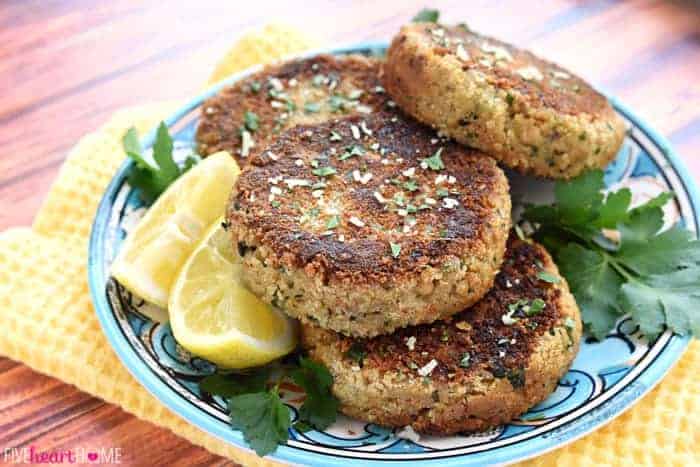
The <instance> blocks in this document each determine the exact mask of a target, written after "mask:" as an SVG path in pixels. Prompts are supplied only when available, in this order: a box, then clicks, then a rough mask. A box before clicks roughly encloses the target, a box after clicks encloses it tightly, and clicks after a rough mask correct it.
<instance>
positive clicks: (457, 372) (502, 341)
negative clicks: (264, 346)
mask: <svg viewBox="0 0 700 467" xmlns="http://www.w3.org/2000/svg"><path fill="white" fill-rule="evenodd" d="M540 270H545V271H548V272H550V273H551V274H554V275H555V276H557V277H559V275H558V271H557V267H556V265H555V264H554V263H553V262H552V259H551V257H550V256H549V254H548V253H547V252H546V250H545V249H544V248H543V247H541V246H540V245H537V244H534V243H529V242H525V241H521V240H519V239H517V238H515V237H513V236H511V238H510V240H509V243H508V249H507V251H506V257H505V260H504V263H503V267H502V268H501V271H500V273H499V275H498V276H497V278H496V282H495V284H494V287H493V289H492V290H491V291H490V292H489V293H488V294H487V295H486V296H485V297H484V298H483V299H482V300H481V301H479V302H478V303H477V304H475V305H474V306H473V307H471V308H470V309H467V310H464V311H463V312H462V313H459V314H457V315H455V316H453V317H452V318H451V319H449V320H446V321H439V322H436V323H433V324H427V325H421V326H415V327H408V328H404V329H400V330H398V331H396V332H395V333H394V334H391V335H386V336H379V337H375V338H372V339H351V338H348V337H345V336H342V335H340V334H337V333H333V332H330V331H327V330H323V329H321V328H319V327H315V326H309V325H304V326H302V345H303V346H304V347H305V348H306V349H307V351H308V352H309V355H310V357H311V358H313V359H314V360H317V361H320V362H322V363H324V364H325V365H326V366H328V367H329V369H330V371H331V373H332V374H333V376H334V380H335V382H334V386H333V392H334V393H335V395H336V396H337V397H338V398H339V399H340V402H341V411H342V412H343V413H345V414H347V415H350V416H352V417H356V418H359V419H361V420H366V421H370V422H374V423H378V424H381V425H389V426H395V427H401V426H405V425H411V426H412V427H413V428H414V429H415V430H416V431H418V432H423V433H431V434H440V435H445V434H452V433H457V432H463V431H477V430H484V429H487V428H490V427H493V426H496V425H499V424H502V423H506V422H508V421H509V420H511V419H513V418H515V417H517V416H518V415H520V414H521V413H523V412H525V411H526V410H527V409H528V408H529V407H531V406H533V405H535V404H536V403H538V402H540V401H542V400H544V399H545V398H546V397H547V396H548V395H549V394H550V393H551V392H552V391H553V390H554V389H555V388H556V383H557V381H558V380H559V378H560V377H562V376H563V375H564V374H565V372H566V371H567V369H568V368H569V366H570V364H571V362H572V361H573V358H574V357H575V355H576V353H577V351H578V345H579V341H580V337H581V322H580V316H579V311H578V307H577V306H576V303H575V301H574V299H573V297H572V295H571V294H570V292H569V289H568V285H567V284H566V281H565V280H564V279H563V278H561V279H560V282H559V283H557V284H551V283H548V282H545V281H543V280H541V279H539V278H538V276H537V273H538V272H539V271H540ZM536 299H540V300H543V301H544V303H545V304H546V305H545V307H544V309H543V310H542V311H541V312H539V313H537V314H534V315H532V316H528V315H527V314H526V313H525V312H524V311H523V308H522V306H521V307H520V308H518V310H519V311H516V312H515V313H513V314H511V318H514V322H512V321H509V320H507V319H506V321H505V322H504V315H507V314H508V312H509V305H512V304H513V303H517V302H518V301H519V300H525V301H527V303H528V304H532V302H533V300H536ZM506 322H507V323H510V324H505V323H506ZM411 340H414V342H413V343H411ZM409 346H410V347H411V348H409ZM465 353H468V354H469V358H468V362H467V363H465ZM358 356H361V357H362V358H361V363H360V362H359V361H358ZM431 360H435V361H436V362H437V366H435V368H434V370H433V371H432V372H431V373H430V375H429V376H426V377H424V376H421V375H420V374H419V370H420V369H421V368H424V367H425V366H426V365H428V364H429V362H431Z"/></svg>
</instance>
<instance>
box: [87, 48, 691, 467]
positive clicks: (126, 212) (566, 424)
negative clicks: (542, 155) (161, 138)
mask: <svg viewBox="0 0 700 467" xmlns="http://www.w3.org/2000/svg"><path fill="white" fill-rule="evenodd" d="M385 49H386V45H385V44H370V45H360V46H354V47H348V48H343V49H333V50H330V51H329V50H325V51H324V52H329V53H333V54H347V53H350V52H354V53H362V54H366V55H381V54H383V53H384V51H385ZM314 53H318V52H314ZM308 55H312V54H311V53H310V54H308ZM255 71H257V69H250V70H247V71H244V72H242V73H239V74H237V75H235V76H232V77H231V78H230V79H228V80H227V81H226V82H225V83H223V84H221V85H218V86H215V87H213V88H211V89H209V90H208V91H206V92H205V93H203V94H202V95H200V96H198V97H197V98H195V99H194V100H192V101H191V102H190V103H189V104H187V105H186V106H185V107H183V108H182V109H181V110H179V111H178V112H177V113H176V114H175V115H173V116H172V117H170V118H169V119H168V120H167V121H166V123H167V124H168V126H169V127H170V131H171V134H173V135H174V139H175V141H176V144H175V147H176V151H177V152H178V153H180V154H181V155H186V154H187V153H189V151H190V150H191V148H192V147H193V145H194V132H195V129H196V126H197V120H198V116H199V106H200V105H201V104H202V101H203V100H204V99H206V98H208V97H210V96H211V95H213V94H215V93H216V92H217V91H218V90H219V89H220V88H221V87H222V86H225V85H229V84H231V83H234V82H236V81H238V80H240V79H242V78H245V77H246V76H248V75H250V74H251V73H253V72H255ZM612 102H613V105H614V106H615V109H616V110H617V111H618V112H619V113H620V115H622V117H623V118H624V119H625V120H626V121H627V123H628V125H629V132H628V136H627V139H626V140H625V143H624V146H623V147H622V149H621V150H620V153H619V154H618V155H617V158H616V160H615V161H614V162H613V163H612V164H611V165H610V166H609V167H608V168H607V170H606V173H605V182H606V184H607V186H608V187H618V186H627V187H629V188H630V189H631V190H632V192H633V200H634V201H638V200H639V201H643V200H645V199H647V198H650V197H652V196H654V195H656V194H658V193H659V192H661V191H665V190H672V191H674V192H675V194H676V198H675V202H674V204H673V205H672V206H671V205H670V204H669V205H668V206H667V207H666V219H667V222H668V223H674V222H677V221H680V222H683V223H684V224H685V226H686V227H687V228H688V229H690V230H692V231H694V232H696V231H698V222H699V220H698V213H699V212H698V210H699V209H700V197H699V196H698V192H697V189H696V188H695V186H694V185H693V182H692V179H691V176H690V175H689V173H688V171H687V169H686V168H685V167H684V166H683V163H682V162H681V160H680V158H679V157H678V156H677V155H675V154H674V153H673V151H672V150H671V148H670V146H669V144H668V143H667V141H666V140H665V139H664V138H663V137H662V136H660V135H659V134H658V133H656V132H655V131H654V130H653V129H651V128H650V127H649V126H648V125H646V124H645V123H644V122H642V121H641V120H640V119H639V118H637V117H636V116H635V115H634V114H633V113H632V112H631V111H630V110H629V109H627V108H626V107H625V106H624V105H622V104H621V103H619V102H618V101H616V100H615V99H612ZM154 136H155V131H153V132H151V133H150V134H149V135H148V136H147V137H146V138H145V140H144V148H149V147H151V145H152V144H153V141H154ZM130 168H131V163H130V162H127V163H125V164H124V165H123V166H122V167H121V168H120V170H119V171H118V172H117V174H116V175H115V177H114V179H113V180H112V182H111V183H110V185H109V187H108V188H107V191H106V193H105V195H104V198H103V199H102V202H101V203H100V206H99V208H98V211H97V215H96V218H95V221H94V225H93V229H92V236H91V239H90V259H89V280H90V288H91V292H92V298H93V301H94V303H95V309H96V311H97V314H98V316H99V319H100V322H101V323H102V327H103V329H104V332H105V334H106V335H107V337H108V339H109V340H110V342H111V344H112V346H113V347H114V349H115V351H116V352H117V354H118V355H119V357H120V358H121V360H122V361H123V362H124V364H125V365H126V366H127V368H128V369H129V370H130V371H131V373H132V374H133V375H134V376H135V377H136V379H138V380H139V381H140V382H141V384H143V385H144V386H145V387H146V388H147V389H148V390H149V391H150V392H151V393H153V395H155V396H156V397H157V398H158V399H159V400H160V401H162V402H163V403H164V404H165V405H166V406H168V407H169V408H170V409H171V410H172V411H174V412H175V413H177V414H178V415H180V416H181V417H182V418H184V419H186V420H187V421H189V422H190V423H193V424H195V425H196V426H198V427H199V428H201V429H203V430H205V431H207V432H209V433H211V434H212V435H214V436H216V437H218V438H220V439H222V440H224V441H226V442H228V443H231V444H233V445H236V446H241V447H244V448H247V446H246V443H245V442H244V440H243V436H242V434H241V433H240V432H238V431H234V430H232V429H231V427H230V426H229V424H228V420H227V419H228V417H227V414H226V409H225V404H224V403H223V401H222V400H221V399H219V398H218V397H214V398H212V397H210V396H208V395H206V394H202V393H201V392H200V391H199V387H198V381H199V380H200V379H201V378H203V377H204V376H206V375H209V374H211V373H212V372H214V371H215V370H216V367H215V366H214V365H213V364H211V363H209V362H207V361H204V360H202V359H199V358H196V357H192V356H191V355H189V354H188V353H187V352H186V351H184V350H183V349H182V348H180V347H179V346H178V344H177V343H176V342H175V340H174V339H173V336H172V334H171V331H170V327H169V326H168V325H167V324H159V323H156V322H154V321H151V320H150V319H148V318H147V317H146V316H147V315H151V316H152V314H150V313H148V312H147V310H146V309H145V308H144V307H146V306H147V305H144V303H143V302H142V301H140V300H139V299H137V298H136V297H133V296H132V295H131V294H130V293H129V292H127V291H126V290H124V289H123V288H122V287H121V286H120V285H119V284H117V283H116V282H114V281H113V280H111V279H110V277H109V272H108V271H109V266H110V263H111V262H112V259H113V258H114V256H115V253H116V252H117V251H118V250H119V246H120V244H121V242H122V240H123V238H124V236H125V233H126V229H128V227H129V224H130V223H133V214H132V212H133V211H134V210H137V209H139V208H141V207H142V206H141V205H140V203H139V200H138V197H137V195H136V193H135V192H134V191H133V190H132V189H131V187H130V186H129V185H128V183H127V181H126V178H127V174H128V172H129V170H130ZM509 178H510V181H511V185H512V191H513V196H514V199H516V200H518V199H526V200H530V201H539V202H542V201H545V200H548V199H552V198H551V196H552V184H551V183H548V182H542V181H538V180H535V179H532V178H527V177H522V176H517V175H513V174H509ZM519 196H520V197H519ZM634 201H633V202H634ZM687 343H688V339H687V338H683V337H679V336H677V335H674V334H672V333H670V332H668V331H667V332H666V333H664V334H662V335H661V336H660V337H658V338H657V339H656V341H654V342H647V341H646V340H645V339H643V338H642V337H641V336H640V333H639V332H638V329H637V328H636V327H635V326H634V325H633V324H632V323H631V321H630V320H629V319H624V318H623V319H621V320H620V321H619V322H618V324H617V327H616V328H615V329H614V330H613V331H612V332H611V333H610V334H609V335H608V336H607V338H606V339H605V340H604V341H602V342H595V341H592V340H585V341H584V342H583V343H582V345H581V351H580V353H579V355H578V356H577V358H576V360H575V361H574V363H573V366H572V368H571V370H570V371H569V372H568V373H567V374H566V376H564V378H562V380H561V381H560V382H559V386H558V387H557V389H556V391H555V392H554V393H553V394H552V395H551V396H550V397H549V398H548V399H547V400H546V401H544V402H543V403H541V404H539V405H537V406H536V407H533V408H532V409H531V410H530V411H529V412H528V413H527V414H525V415H523V416H522V417H521V418H519V419H517V420H513V421H512V422H511V423H510V424H508V425H504V426H500V427H498V428H496V429H493V430H491V431H488V432H484V433H480V434H476V435H469V436H451V437H442V438H441V437H431V436H423V437H421V438H420V439H418V440H408V439H400V438H398V437H397V436H396V434H395V431H396V430H394V431H392V430H391V429H387V428H384V427H381V426H377V425H374V424H371V423H370V424H367V423H363V422H360V421H357V420H351V419H348V418H345V417H342V416H341V417H339V420H338V421H337V422H336V423H335V424H334V425H333V426H331V427H330V428H329V429H327V430H326V431H323V432H318V431H310V432H306V433H300V432H297V431H295V430H294V429H290V434H289V435H290V439H289V442H288V443H287V445H286V446H280V447H279V448H278V450H277V451H276V452H275V453H274V454H273V455H272V457H273V458H275V459H279V460H282V461H286V462H291V463H295V464H304V465H323V466H334V465H335V466H344V467H346V466H347V465H349V464H353V465H363V466H364V465H389V464H399V463H403V464H404V465H405V463H406V462H411V465H413V464H414V463H415V464H420V465H440V466H441V467H444V466H451V465H483V464H495V463H508V462H513V461H516V460H520V459H524V458H528V457H532V456H536V455H539V454H541V453H543V452H545V451H548V450H551V449H555V448H557V447H559V446H562V445H563V444H565V443H569V442H571V441H573V440H575V439H577V438H579V437H581V436H583V435H585V434H586V433H588V432H590V431H592V430H594V429H596V428H598V427H599V426H601V425H603V424H604V423H607V422H609V421H610V420H611V419H612V418H614V417H616V416H617V415H619V414H620V413H622V411H624V410H625V409H627V408H629V407H630V406H631V405H632V404H633V403H634V402H635V401H637V400H638V399H639V398H640V397H642V396H643V395H644V394H645V393H646V392H647V391H649V390H650V389H651V388H652V387H653V386H654V385H655V384H656V383H658V382H659V381H660V380H661V378H662V377H663V376H664V374H665V373H666V372H667V371H668V370H669V368H670V367H671V366H672V365H673V364H674V363H675V362H676V360H678V358H679V357H680V355H681V354H682V353H683V351H684V349H685V348H686V346H687ZM293 396H294V393H293V392H291V393H289V392H288V393H287V395H286V398H285V401H286V402H288V404H289V406H290V408H291V410H292V415H293V416H294V417H296V406H295V401H294V397H293Z"/></svg>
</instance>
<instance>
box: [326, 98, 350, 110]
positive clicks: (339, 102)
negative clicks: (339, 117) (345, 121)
mask: <svg viewBox="0 0 700 467" xmlns="http://www.w3.org/2000/svg"><path fill="white" fill-rule="evenodd" d="M328 104H329V105H330V107H331V110H332V111H333V112H344V111H346V110H348V109H349V108H350V107H351V106H352V101H350V100H349V99H347V98H346V97H344V96H341V95H340V94H334V95H332V96H331V97H330V99H329V100H328Z"/></svg>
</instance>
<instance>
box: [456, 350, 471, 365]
mask: <svg viewBox="0 0 700 467" xmlns="http://www.w3.org/2000/svg"><path fill="white" fill-rule="evenodd" d="M471 359H472V356H471V355H470V354H469V352H464V353H463V354H462V358H460V360H459V366H461V367H462V368H469V366H470V365H471Z"/></svg>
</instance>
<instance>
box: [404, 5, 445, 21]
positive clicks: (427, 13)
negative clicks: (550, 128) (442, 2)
mask: <svg viewBox="0 0 700 467" xmlns="http://www.w3.org/2000/svg"><path fill="white" fill-rule="evenodd" d="M438 18H440V11H438V10H432V9H430V8H423V9H422V10H421V11H419V12H418V13H417V14H416V16H414V17H413V19H412V20H411V21H412V22H414V23H437V22H438Z"/></svg>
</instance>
